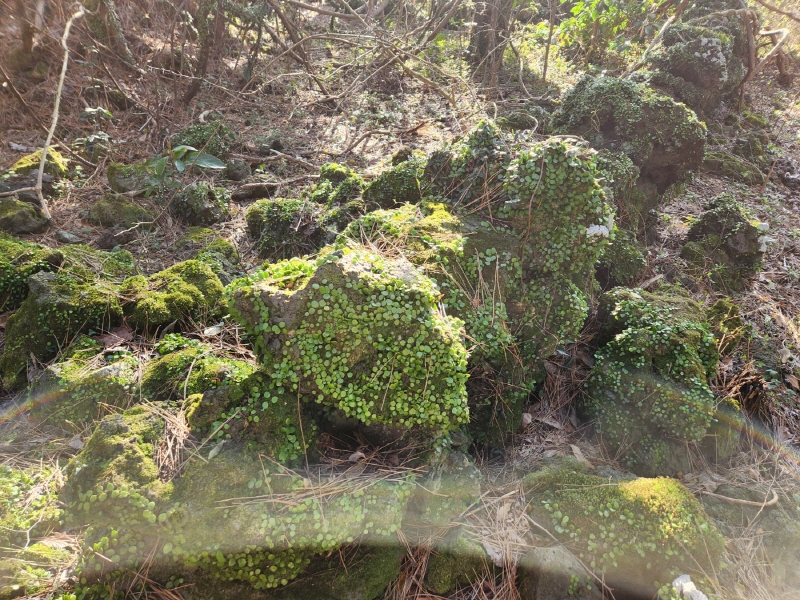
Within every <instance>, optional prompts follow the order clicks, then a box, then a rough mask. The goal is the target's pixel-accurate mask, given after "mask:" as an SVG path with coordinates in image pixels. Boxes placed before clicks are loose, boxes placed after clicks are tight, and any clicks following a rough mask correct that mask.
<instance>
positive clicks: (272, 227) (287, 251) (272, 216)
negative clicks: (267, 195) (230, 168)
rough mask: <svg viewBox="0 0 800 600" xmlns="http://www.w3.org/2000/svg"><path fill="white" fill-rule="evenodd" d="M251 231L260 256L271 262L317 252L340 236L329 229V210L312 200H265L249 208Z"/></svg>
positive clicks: (248, 230) (249, 226)
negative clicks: (326, 223)
mask: <svg viewBox="0 0 800 600" xmlns="http://www.w3.org/2000/svg"><path fill="white" fill-rule="evenodd" d="M246 220H247V232H248V234H249V235H250V237H251V238H253V239H255V240H257V242H258V255H259V256H260V257H261V258H265V259H268V260H270V261H278V260H283V259H287V258H292V257H295V256H303V255H305V254H312V253H314V252H317V251H318V250H319V249H320V248H322V247H323V246H324V245H325V244H327V243H329V242H331V241H332V240H333V238H334V237H335V236H336V230H335V229H334V230H333V231H331V230H329V229H328V228H327V227H325V220H326V209H325V207H323V206H321V205H319V204H317V203H316V202H312V201H310V200H302V199H293V198H276V199H265V200H258V201H256V202H254V203H253V204H252V205H251V206H250V208H248V209H247V214H246Z"/></svg>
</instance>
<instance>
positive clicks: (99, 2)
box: [84, 0, 136, 68]
mask: <svg viewBox="0 0 800 600" xmlns="http://www.w3.org/2000/svg"><path fill="white" fill-rule="evenodd" d="M84 8H86V11H87V12H88V13H89V14H88V15H87V21H88V23H89V28H90V29H91V30H92V33H93V34H94V35H95V36H96V37H97V39H98V41H99V42H101V43H103V44H105V45H106V46H107V47H108V48H109V49H110V50H111V51H112V52H116V54H117V57H118V58H119V59H120V60H121V61H122V62H123V63H125V64H127V65H128V66H130V67H132V68H136V61H135V60H134V58H133V54H131V50H130V48H128V42H127V41H126V40H125V35H124V34H123V31H122V23H121V21H120V20H119V14H117V7H116V5H115V4H114V0H86V1H85V2H84Z"/></svg>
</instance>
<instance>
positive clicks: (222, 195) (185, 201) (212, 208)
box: [170, 181, 231, 225]
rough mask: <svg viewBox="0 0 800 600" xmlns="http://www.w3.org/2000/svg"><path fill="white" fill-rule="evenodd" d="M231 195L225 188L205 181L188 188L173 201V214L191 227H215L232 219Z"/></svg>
mask: <svg viewBox="0 0 800 600" xmlns="http://www.w3.org/2000/svg"><path fill="white" fill-rule="evenodd" d="M230 199H231V195H230V193H229V192H228V190H226V189H225V188H223V187H214V186H212V185H211V184H209V183H206V182H205V181H198V182H196V183H192V184H190V185H188V186H186V187H185V188H184V189H183V190H181V191H180V192H178V193H177V194H176V195H175V197H174V198H173V199H172V204H171V207H170V208H171V210H172V212H173V214H174V215H175V216H176V217H178V218H180V219H181V220H183V221H185V222H186V223H188V224H189V225H213V224H214V223H220V222H222V221H227V220H228V219H229V218H230V211H229V209H228V203H229V202H230Z"/></svg>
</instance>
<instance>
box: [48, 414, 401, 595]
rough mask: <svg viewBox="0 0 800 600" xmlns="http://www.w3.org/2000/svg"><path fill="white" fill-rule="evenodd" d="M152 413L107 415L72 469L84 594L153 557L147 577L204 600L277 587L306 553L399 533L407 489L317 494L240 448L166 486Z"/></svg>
mask: <svg viewBox="0 0 800 600" xmlns="http://www.w3.org/2000/svg"><path fill="white" fill-rule="evenodd" d="M162 410H163V409H162ZM156 413H157V411H156V410H145V409H144V408H140V407H136V408H133V409H131V410H129V411H126V412H125V413H122V414H117V415H113V416H111V417H107V418H106V419H104V420H103V421H101V423H100V424H99V425H98V427H97V429H96V430H95V432H94V433H93V435H92V437H91V438H90V440H89V442H88V443H87V444H86V447H85V448H84V450H83V451H82V452H81V453H80V454H79V455H78V456H77V457H76V458H75V459H73V461H71V462H70V464H69V466H68V468H67V471H66V475H67V483H66V486H65V488H64V491H63V492H62V495H61V500H62V501H63V502H64V505H65V506H66V513H67V515H66V522H67V523H69V524H70V525H72V526H79V527H81V528H82V529H84V530H85V531H86V533H85V535H84V537H83V540H82V548H83V552H82V554H81V559H80V561H79V563H78V565H77V567H76V570H77V571H78V573H79V577H80V580H79V581H80V584H79V586H78V587H79V589H80V590H82V591H85V592H87V593H92V594H96V593H102V590H104V589H108V587H109V586H112V585H115V586H119V585H130V584H131V582H133V581H134V580H133V579H131V571H133V572H136V571H137V570H138V569H139V568H141V566H142V565H144V564H147V563H149V562H150V561H151V559H152V557H153V556H157V557H158V559H159V560H158V561H156V562H155V563H154V564H153V565H152V567H151V568H150V570H149V571H148V577H149V578H150V579H151V580H154V581H157V582H159V583H161V584H162V585H174V584H175V582H176V581H180V582H183V581H187V582H190V583H193V584H195V586H196V588H197V593H198V594H212V595H211V596H208V597H214V598H224V597H229V596H228V595H227V594H228V593H230V590H231V589H234V590H236V589H239V590H251V591H252V590H266V589H271V588H277V587H280V586H282V585H286V584H287V583H288V582H289V581H291V580H293V579H295V578H296V577H297V576H298V575H299V574H300V573H301V572H302V571H303V569H304V567H306V565H308V564H309V562H310V558H311V557H312V556H314V555H318V554H323V553H329V552H330V551H331V550H335V549H337V548H338V547H339V546H341V545H342V544H348V543H352V542H355V541H358V540H363V541H365V543H367V544H370V543H372V544H375V543H381V542H383V541H385V540H387V539H388V538H389V537H390V536H392V534H393V533H394V532H395V531H396V530H397V528H398V527H399V524H400V520H401V518H402V512H403V507H404V506H405V502H406V501H407V498H408V496H409V494H410V491H411V488H412V487H413V486H412V484H411V483H410V482H405V481H376V480H371V481H370V480H360V479H359V480H350V481H345V482H339V483H337V484H336V485H337V490H336V491H333V493H328V492H326V493H322V494H319V493H316V492H315V491H314V490H315V489H317V488H316V487H315V486H317V485H319V486H324V485H325V483H326V482H325V481H324V480H323V481H320V482H318V484H314V483H311V481H310V480H308V479H305V480H304V479H303V478H301V477H299V476H297V475H294V474H293V473H291V472H287V471H286V470H285V469H283V468H281V467H277V468H273V467H272V465H271V464H265V463H262V461H260V460H259V459H258V457H257V456H255V455H251V454H249V453H247V452H246V451H244V450H243V449H242V446H241V444H237V443H236V442H235V441H231V442H229V443H228V444H226V445H225V447H224V448H222V445H221V444H219V445H218V446H217V449H216V450H215V451H214V452H212V453H209V457H208V458H207V459H206V461H201V460H193V461H190V462H189V463H188V464H187V465H186V466H185V468H184V469H183V472H182V474H181V476H180V478H179V479H176V480H175V481H166V479H168V477H167V475H168V473H167V472H165V471H164V465H165V463H164V462H163V461H162V460H161V458H159V457H160V454H159V452H160V450H159V448H162V447H163V442H162V435H163V432H164V421H163V420H162V418H161V417H159V416H158V415H157V414H156ZM220 449H221V450H220ZM303 490H307V491H311V492H312V493H311V494H308V496H307V497H308V499H307V500H303V501H300V502H299V503H295V502H291V503H288V504H287V503H286V502H285V501H284V500H285V499H286V498H290V497H291V498H299V497H300V496H301V495H303V494H304V493H305V492H303ZM231 498H238V499H239V500H238V501H236V502H234V503H233V504H229V502H228V501H229V499H231ZM97 553H101V554H102V555H103V558H99V557H98V556H97ZM242 584H246V585H244V586H243V585H242ZM237 597H238V596H237Z"/></svg>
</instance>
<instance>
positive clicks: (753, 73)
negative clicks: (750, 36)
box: [742, 29, 789, 86]
mask: <svg viewBox="0 0 800 600" xmlns="http://www.w3.org/2000/svg"><path fill="white" fill-rule="evenodd" d="M779 33H780V34H782V35H781V38H780V39H779V40H778V41H777V42H775V45H774V46H773V47H772V50H770V51H769V52H767V55H766V56H765V57H764V58H762V59H761V62H760V63H758V65H756V67H755V68H754V69H753V70H752V71H750V72H749V73H748V74H747V77H745V78H744V81H743V82H742V86H744V85H745V84H746V83H747V82H748V81H750V80H751V79H753V77H755V76H756V74H757V73H758V72H759V71H760V70H761V69H762V68H764V65H765V64H766V63H767V61H768V60H769V59H770V58H772V57H773V56H775V55H776V54H777V53H778V51H780V49H781V46H783V45H784V44H785V43H786V40H788V39H789V30H788V29H775V30H773V31H759V32H758V35H764V36H773V35H777V34H779Z"/></svg>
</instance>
